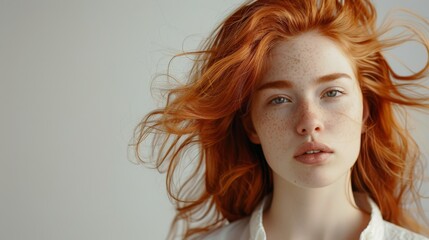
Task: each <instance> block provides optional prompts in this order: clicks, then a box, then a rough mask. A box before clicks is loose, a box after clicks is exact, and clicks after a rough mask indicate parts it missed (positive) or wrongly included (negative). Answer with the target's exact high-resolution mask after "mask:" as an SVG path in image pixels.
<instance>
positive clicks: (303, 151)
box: [294, 142, 334, 158]
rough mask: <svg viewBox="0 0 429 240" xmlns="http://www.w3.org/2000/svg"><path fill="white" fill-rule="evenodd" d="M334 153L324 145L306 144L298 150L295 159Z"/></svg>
mask: <svg viewBox="0 0 429 240" xmlns="http://www.w3.org/2000/svg"><path fill="white" fill-rule="evenodd" d="M333 152H334V151H333V150H332V149H331V148H329V147H328V146H326V145H325V144H323V143H319V142H306V143H303V144H301V145H300V146H299V147H298V149H297V150H296V152H295V154H294V157H295V158H296V157H299V156H306V155H315V154H321V153H333Z"/></svg>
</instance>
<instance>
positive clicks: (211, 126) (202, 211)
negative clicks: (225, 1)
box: [136, 0, 429, 239]
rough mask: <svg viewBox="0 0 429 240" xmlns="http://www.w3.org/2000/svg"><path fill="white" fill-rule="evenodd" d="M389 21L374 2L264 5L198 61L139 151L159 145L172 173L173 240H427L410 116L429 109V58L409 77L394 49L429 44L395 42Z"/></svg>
mask: <svg viewBox="0 0 429 240" xmlns="http://www.w3.org/2000/svg"><path fill="white" fill-rule="evenodd" d="M375 19H376V11H375V9H374V7H373V5H372V4H371V2H370V1H369V0H349V1H347V0H345V1H337V0H320V1H317V0H262V1H250V2H247V3H246V4H244V5H242V6H241V7H240V8H238V9H237V10H236V11H235V12H234V13H233V14H232V15H230V16H229V17H228V18H227V19H226V20H225V21H224V22H223V23H222V24H221V25H220V26H219V27H218V28H217V29H216V31H215V32H214V33H213V36H212V37H211V38H210V39H209V41H208V42H207V43H206V44H205V46H204V47H203V50H202V51H200V52H194V53H187V54H195V55H197V59H196V60H195V65H194V67H193V69H192V72H191V74H190V79H189V81H188V83H186V84H184V85H182V86H177V87H175V88H173V89H171V90H169V91H168V98H167V103H166V105H165V107H163V108H161V109H158V110H155V111H153V112H151V113H149V114H148V115H147V116H146V117H145V118H144V119H143V121H142V122H141V123H140V125H139V126H138V128H137V129H136V153H137V156H140V152H139V149H138V146H139V145H140V144H141V143H142V142H143V141H144V140H145V139H148V138H149V137H151V138H150V139H152V141H153V142H152V144H153V145H152V146H153V152H152V153H153V156H152V157H153V158H154V159H155V160H156V166H157V167H158V168H159V169H163V168H164V167H167V170H166V171H167V190H168V192H169V194H170V196H171V197H172V198H173V200H174V201H175V203H176V207H177V214H176V217H175V219H174V221H173V225H172V228H171V232H170V237H175V236H179V237H183V238H186V239H189V238H203V239H426V238H425V237H423V234H427V230H428V229H427V228H426V227H425V226H423V225H422V224H419V222H418V221H417V220H416V219H417V218H415V216H413V215H412V214H409V211H408V209H407V208H405V204H406V203H408V201H409V200H410V199H409V197H411V198H412V199H413V200H414V201H415V202H416V203H417V206H420V205H419V196H418V192H417V189H416V188H415V185H416V184H417V183H418V181H419V180H421V178H420V177H421V176H420V175H418V174H417V171H416V170H421V169H419V168H418V167H419V166H420V165H418V164H417V163H418V161H419V159H420V158H419V151H418V147H417V146H416V144H415V142H414V140H413V139H412V137H411V136H410V135H409V133H408V131H407V129H406V126H405V125H404V124H403V123H402V122H401V121H400V120H401V118H400V115H399V114H400V113H403V112H401V111H397V110H400V109H402V107H419V108H423V109H427V108H429V104H428V100H429V99H428V98H427V97H424V96H421V95H417V94H416V93H415V92H413V91H412V89H411V88H412V87H422V86H420V85H418V82H417V80H420V79H422V78H424V77H425V76H426V74H427V72H428V68H429V63H426V64H425V65H424V68H423V69H422V70H420V71H418V72H416V73H413V74H412V75H409V76H401V75H398V74H396V73H395V72H394V70H393V69H392V68H391V67H390V65H389V64H388V62H387V61H386V59H385V57H384V55H383V54H382V53H383V51H384V50H385V49H387V48H391V47H393V46H397V45H399V44H401V43H403V42H405V41H407V40H410V39H411V38H410V36H412V37H414V38H415V39H417V40H418V41H420V42H421V43H422V45H423V46H424V47H425V48H426V50H427V51H429V42H428V41H427V40H426V39H425V38H424V36H422V35H420V32H419V31H417V29H415V28H413V27H411V26H409V27H408V25H405V26H406V27H408V28H407V29H408V30H410V32H411V33H412V34H411V35H407V36H403V37H402V38H401V37H395V38H390V39H384V40H381V39H382V36H383V35H384V34H386V33H387V32H388V31H389V30H390V29H391V28H392V26H391V25H389V24H387V25H385V26H384V27H382V28H381V29H376V27H375ZM425 26H427V25H425ZM407 90H408V91H407ZM195 152H196V156H194V155H195V154H194V155H192V154H193V153H195ZM188 163H192V164H188ZM188 165H190V166H194V169H192V170H191V171H189V170H185V171H186V172H187V174H185V177H184V176H182V175H181V176H178V175H177V174H183V173H182V172H183V168H186V167H184V166H188ZM186 169H187V168H186ZM183 178H184V180H183ZM177 185H179V186H178V188H177V189H175V188H174V187H175V186H177ZM423 217H424V216H423ZM418 233H420V234H421V235H419V234H418ZM181 234H183V235H181Z"/></svg>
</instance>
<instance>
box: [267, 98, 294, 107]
mask: <svg viewBox="0 0 429 240" xmlns="http://www.w3.org/2000/svg"><path fill="white" fill-rule="evenodd" d="M278 100H283V101H282V102H280V103H279V102H277V101H278ZM286 102H290V100H289V99H288V98H286V97H276V98H274V99H272V100H271V101H270V104H273V105H279V104H282V103H286Z"/></svg>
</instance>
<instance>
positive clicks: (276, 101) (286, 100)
mask: <svg viewBox="0 0 429 240" xmlns="http://www.w3.org/2000/svg"><path fill="white" fill-rule="evenodd" d="M329 93H336V94H335V96H327V94H329ZM338 94H339V95H338ZM343 94H344V91H341V90H339V89H331V90H328V91H326V92H325V93H323V95H322V97H327V98H336V97H339V96H341V95H343ZM278 101H281V102H278ZM287 102H291V101H290V100H289V99H288V98H286V97H276V98H274V99H272V100H271V101H270V104H272V105H279V104H282V103H287Z"/></svg>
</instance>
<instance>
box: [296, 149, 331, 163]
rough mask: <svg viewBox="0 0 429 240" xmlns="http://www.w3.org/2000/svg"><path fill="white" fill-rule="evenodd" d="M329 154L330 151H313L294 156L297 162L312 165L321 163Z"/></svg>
mask: <svg viewBox="0 0 429 240" xmlns="http://www.w3.org/2000/svg"><path fill="white" fill-rule="evenodd" d="M330 155H331V153H326V152H322V153H313V154H303V155H300V156H297V157H295V159H296V160H297V161H298V162H301V163H304V164H308V165H314V164H321V163H323V162H325V161H326V160H327V159H328V158H329V156H330Z"/></svg>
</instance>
